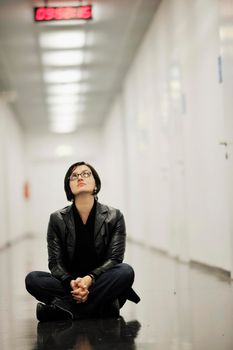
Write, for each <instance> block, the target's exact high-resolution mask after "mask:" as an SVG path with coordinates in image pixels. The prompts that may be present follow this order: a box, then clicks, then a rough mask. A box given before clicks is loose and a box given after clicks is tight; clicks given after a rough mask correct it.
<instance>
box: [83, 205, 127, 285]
mask: <svg viewBox="0 0 233 350" xmlns="http://www.w3.org/2000/svg"><path fill="white" fill-rule="evenodd" d="M114 221H115V222H114V225H113V226H112V230H111V231H112V232H109V234H110V237H111V239H110V242H109V244H108V249H107V258H106V260H105V261H104V263H103V264H102V265H101V266H99V267H97V268H96V269H94V270H92V271H91V272H90V274H92V275H93V276H94V278H95V279H97V278H98V277H99V276H100V275H101V274H102V273H104V272H105V271H107V270H108V269H110V268H111V267H113V266H114V265H116V264H119V263H121V262H122V261H123V259H124V253H125V241H126V228H125V220H124V216H123V215H122V213H121V212H120V211H119V210H117V211H116V217H115V220H114Z"/></svg>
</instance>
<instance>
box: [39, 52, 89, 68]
mask: <svg viewBox="0 0 233 350" xmlns="http://www.w3.org/2000/svg"><path fill="white" fill-rule="evenodd" d="M83 58H84V54H83V51H74V50H68V51H55V52H54V51H50V52H44V53H43V54H42V62H43V64H44V65H51V66H73V65H81V64H82V63H83Z"/></svg>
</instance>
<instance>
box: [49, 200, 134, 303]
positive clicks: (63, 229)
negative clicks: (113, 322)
mask: <svg viewBox="0 0 233 350" xmlns="http://www.w3.org/2000/svg"><path fill="white" fill-rule="evenodd" d="M94 239H95V242H94V244H95V249H96V253H97V257H98V260H99V261H102V264H101V265H100V266H98V267H97V268H96V269H94V270H93V271H90V272H89V273H91V274H93V275H94V277H95V278H98V277H99V276H100V275H101V274H102V273H104V272H105V271H107V270H108V269H109V268H111V267H113V266H114V265H116V264H119V263H121V262H122V261H123V258H124V252H125V240H126V230H125V221H124V217H123V215H122V213H121V212H120V211H119V210H118V209H114V208H112V207H109V206H106V205H103V204H100V203H99V202H97V205H96V218H95V231H94ZM47 244H48V259H49V269H50V271H51V273H52V275H53V276H54V277H56V278H57V279H59V280H60V281H61V282H63V283H65V281H66V280H71V279H73V278H74V276H71V274H70V272H69V271H71V270H72V269H71V266H72V263H73V256H74V249H75V223H74V217H73V212H72V206H71V205H70V206H67V207H65V208H63V209H61V210H57V211H56V212H54V213H52V214H51V216H50V220H49V225H48V233H47ZM133 293H134V294H135V295H133V296H132V295H131V297H132V298H130V297H129V298H128V299H130V300H132V301H134V302H138V301H139V298H138V296H137V295H136V293H135V292H133ZM137 298H138V299H137ZM136 299H137V300H136Z"/></svg>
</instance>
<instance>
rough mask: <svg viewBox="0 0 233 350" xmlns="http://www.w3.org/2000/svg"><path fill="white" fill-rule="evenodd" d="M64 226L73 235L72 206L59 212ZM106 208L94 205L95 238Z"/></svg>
mask: <svg viewBox="0 0 233 350" xmlns="http://www.w3.org/2000/svg"><path fill="white" fill-rule="evenodd" d="M60 213H61V215H62V217H63V219H64V221H65V223H66V225H67V226H68V228H69V230H70V231H71V232H72V233H73V234H74V235H75V224H74V216H73V213H72V205H69V206H68V207H65V208H63V209H61V211H60ZM107 213H108V207H107V206H106V205H104V204H101V203H99V202H97V203H96V216H95V232H94V236H95V237H96V236H97V235H98V233H99V231H100V229H101V227H102V225H103V223H104V221H105V219H106V217H107Z"/></svg>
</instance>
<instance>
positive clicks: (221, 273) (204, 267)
mask: <svg viewBox="0 0 233 350" xmlns="http://www.w3.org/2000/svg"><path fill="white" fill-rule="evenodd" d="M127 240H128V241H129V242H132V243H133V244H137V245H140V246H141V247H144V248H146V249H148V250H152V251H154V252H156V253H158V254H162V255H164V256H167V257H168V258H170V259H172V260H176V261H178V262H179V263H182V264H188V265H190V267H191V268H193V269H198V270H201V271H202V272H203V271H206V272H208V273H211V274H213V275H215V276H218V277H219V278H222V279H224V280H231V279H233V278H231V272H230V271H228V270H225V269H223V268H221V267H217V266H212V265H208V264H206V263H203V262H199V261H196V260H189V261H183V260H180V259H179V257H177V256H173V255H171V254H169V253H168V252H167V251H166V250H164V249H160V248H157V247H152V246H150V245H148V244H146V243H144V242H141V241H138V240H135V239H133V238H132V237H128V238H127Z"/></svg>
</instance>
